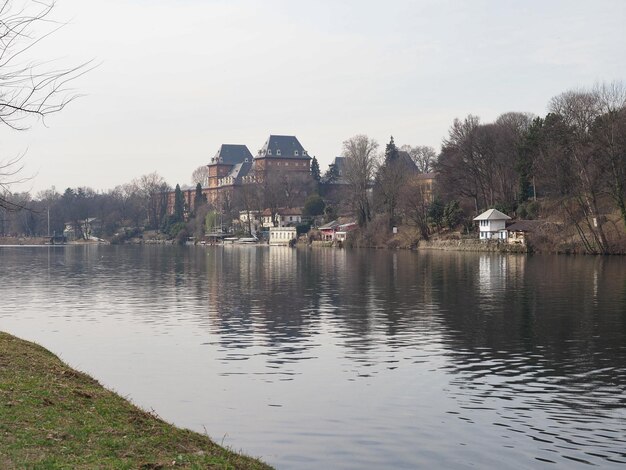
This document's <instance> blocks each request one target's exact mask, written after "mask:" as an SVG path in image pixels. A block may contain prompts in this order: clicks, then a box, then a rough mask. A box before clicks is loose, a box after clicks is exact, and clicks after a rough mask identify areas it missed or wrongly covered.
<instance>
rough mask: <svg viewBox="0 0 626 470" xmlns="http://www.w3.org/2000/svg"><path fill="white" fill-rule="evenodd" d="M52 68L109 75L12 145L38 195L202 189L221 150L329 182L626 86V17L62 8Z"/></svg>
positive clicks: (558, 6) (489, 7) (433, 9)
mask: <svg viewBox="0 0 626 470" xmlns="http://www.w3.org/2000/svg"><path fill="white" fill-rule="evenodd" d="M54 16H55V18H56V19H59V20H64V21H68V22H69V24H67V25H66V26H65V27H64V28H62V30H60V31H58V32H57V33H56V34H54V35H53V36H51V37H49V38H47V39H46V40H45V41H44V42H42V43H41V44H40V45H39V46H38V47H37V49H36V50H35V53H36V54H37V57H39V58H40V59H42V60H49V59H60V61H61V62H62V63H72V62H73V63H78V62H81V61H85V60H89V59H94V60H95V61H96V62H98V63H99V64H100V65H99V67H98V68H96V69H95V70H93V71H91V72H90V73H89V74H88V75H86V76H84V77H82V78H80V79H79V80H78V81H76V82H75V84H74V86H75V87H76V88H77V89H78V91H79V92H80V93H82V94H84V95H85V96H84V97H82V98H81V99H80V100H78V101H75V102H73V103H72V104H71V105H70V106H69V107H67V108H66V109H65V110H64V111H63V112H62V113H60V114H58V115H55V116H53V117H49V118H48V119H47V120H46V125H47V127H45V126H43V125H41V123H37V122H35V123H33V126H32V128H31V129H30V130H29V131H26V132H13V131H9V130H7V129H2V130H1V132H0V152H1V153H0V159H6V158H8V157H11V156H13V155H15V154H18V153H21V152H24V151H26V156H25V162H26V169H25V171H26V172H27V173H28V174H35V177H34V179H33V180H32V181H31V182H30V183H29V185H28V188H30V189H32V190H33V191H38V190H41V189H45V188H49V187H50V186H52V185H54V186H56V188H57V189H58V190H59V191H63V189H65V188H66V187H77V186H91V187H93V188H94V189H98V190H105V189H108V188H112V187H114V186H116V185H118V184H123V183H125V182H128V181H130V180H131V179H133V178H135V177H137V176H140V175H142V174H145V173H150V172H153V171H156V172H158V173H159V174H160V175H162V176H163V177H164V178H165V179H166V180H167V181H168V182H169V183H170V184H171V185H174V184H176V183H181V184H189V183H190V179H191V173H192V171H193V170H194V169H195V168H197V167H198V166H200V165H202V164H206V163H208V161H209V159H210V157H211V156H213V155H214V154H215V152H216V151H217V149H218V147H219V146H220V144H222V143H241V144H246V145H247V146H248V147H249V149H250V151H251V152H252V153H253V154H254V153H256V151H257V150H258V149H260V148H261V146H262V145H263V143H264V141H265V139H266V138H267V136H268V135H269V134H270V133H272V134H293V135H296V136H297V137H298V139H299V140H300V142H301V143H302V145H303V146H304V148H305V149H307V150H308V152H309V155H316V156H317V158H318V160H319V161H320V164H321V167H322V171H325V170H326V168H327V166H328V164H329V163H330V162H331V160H332V159H333V158H334V157H335V156H336V155H339V154H340V152H341V145H342V142H343V141H344V140H346V139H347V138H349V137H351V136H353V135H355V134H367V135H369V136H370V137H372V138H374V139H376V140H377V141H378V142H379V143H380V145H381V147H384V144H385V143H386V142H387V141H388V140H389V136H390V135H393V136H394V138H395V141H396V143H397V144H398V145H402V144H411V145H431V146H433V147H435V148H436V149H437V150H439V149H440V146H441V141H442V139H443V138H444V137H445V136H446V134H447V131H448V128H449V127H450V125H451V123H452V121H453V119H454V118H456V117H458V118H462V117H464V116H465V115H467V114H469V113H472V114H475V115H478V116H480V117H481V118H482V119H483V121H491V120H493V119H495V118H496V117H497V116H498V115H499V114H501V113H504V112H507V111H527V112H533V113H535V114H540V115H542V114H545V109H546V104H547V102H548V100H549V99H550V98H551V97H552V96H554V95H557V94H559V93H561V92H563V91H566V90H568V89H571V88H577V87H587V86H592V85H593V84H594V83H595V82H598V81H612V80H623V79H625V78H626V54H625V52H624V47H625V45H626V27H624V24H626V2H625V1H622V0H615V1H598V0H596V1H593V2H592V1H584V2H583V1H573V0H563V1H545V0H543V1H513V0H511V1H506V0H493V1H461V0H458V1H442V0H432V1H428V0H425V1H416V0H413V1H408V0H407V1H403V0H390V1H388V2H382V1H364V0H343V1H342V0H328V1H325V0H317V1H314V2H313V1H307V2H305V1H296V0H282V1H281V0H263V1H260V0H259V1H239V0H224V1H219V0H215V1H213V0H177V1H175V0H169V1H165V0H160V1H155V0H150V1H148V0H123V1H122V0H106V1H104V0H58V5H57V8H56V11H55V14H54Z"/></svg>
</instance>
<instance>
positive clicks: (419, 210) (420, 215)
mask: <svg viewBox="0 0 626 470" xmlns="http://www.w3.org/2000/svg"><path fill="white" fill-rule="evenodd" d="M429 206H430V196H429V195H428V194H427V193H426V190H425V187H424V185H422V184H419V181H418V180H416V179H412V180H409V181H408V182H407V184H405V185H403V186H402V188H401V190H400V209H401V210H402V211H403V213H404V214H405V216H406V218H407V219H408V220H409V221H411V222H413V224H415V226H416V227H417V228H418V229H419V231H420V235H421V237H422V239H423V240H428V236H429V234H430V230H429V227H428V209H429Z"/></svg>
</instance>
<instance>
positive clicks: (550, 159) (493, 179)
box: [0, 83, 626, 254]
mask: <svg viewBox="0 0 626 470" xmlns="http://www.w3.org/2000/svg"><path fill="white" fill-rule="evenodd" d="M547 109H548V113H547V114H546V115H545V116H543V117H540V116H535V115H533V114H530V113H523V112H507V113H504V114H502V115H500V116H499V117H498V118H497V119H495V120H494V121H493V122H483V121H482V120H481V119H480V118H479V117H478V116H475V115H468V116H466V117H465V118H463V119H455V120H454V122H453V123H452V125H451V127H450V129H449V132H448V135H447V136H446V137H445V138H444V139H443V142H442V146H441V150H440V152H439V153H437V152H436V151H435V149H432V148H430V147H425V146H411V145H402V146H396V143H395V142H394V139H393V137H392V138H391V139H390V141H389V142H388V143H387V144H386V146H385V148H384V151H380V150H379V145H378V143H377V142H376V141H375V140H374V139H372V138H370V137H368V136H366V135H357V136H354V137H352V138H349V139H347V140H346V141H345V142H344V143H343V146H342V157H340V158H338V159H336V160H335V161H334V162H333V163H332V164H331V165H330V166H329V168H328V170H327V171H326V172H325V173H323V174H322V172H321V171H320V169H319V164H318V162H317V159H316V158H313V163H312V165H311V174H310V175H306V174H305V175H302V174H298V175H296V176H289V173H281V172H277V173H276V174H268V175H266V176H265V177H264V178H254V177H250V178H248V179H247V182H246V183H244V184H243V185H242V186H241V187H240V188H238V190H237V191H234V192H232V193H231V192H227V191H225V192H223V194H222V193H220V195H219V197H218V198H217V199H216V200H213V201H210V202H207V200H206V197H205V195H204V194H203V187H204V186H203V184H206V177H207V173H206V168H207V167H206V166H205V167H200V168H198V169H196V170H195V171H194V172H193V174H192V182H193V185H195V188H196V189H195V191H196V193H195V198H193V204H191V203H189V202H188V201H187V200H186V199H185V198H183V192H182V190H181V186H180V185H176V190H175V191H174V198H173V204H172V207H170V208H169V209H168V200H167V195H166V193H167V192H168V191H171V187H170V186H169V185H168V184H167V183H166V182H165V180H164V179H163V178H162V177H160V176H159V175H157V174H156V173H152V174H149V175H145V176H142V177H140V178H137V179H135V180H133V181H132V182H131V183H128V184H125V185H122V186H119V187H117V188H114V189H113V190H110V191H106V192H98V191H94V190H92V189H90V188H88V187H78V188H74V189H72V188H67V189H66V190H65V191H64V192H63V193H62V194H60V193H58V192H57V191H56V190H55V189H54V188H52V189H50V190H48V191H44V192H41V193H39V194H38V195H37V196H36V197H35V198H31V196H30V195H29V194H14V195H11V197H10V199H11V202H12V204H14V205H15V206H25V207H28V208H29V209H30V210H27V211H19V212H11V211H6V210H5V211H4V213H3V214H0V235H3V234H4V235H13V236H20V235H26V236H37V235H39V236H41V235H44V234H46V231H47V230H48V231H53V232H56V233H57V234H59V233H61V232H62V231H63V230H64V228H65V229H66V230H67V224H68V223H69V224H70V225H72V224H73V226H74V227H75V230H74V232H81V221H85V220H88V219H89V218H95V219H97V220H98V228H97V230H98V234H97V236H99V237H103V238H106V239H107V240H111V241H112V242H114V243H123V242H127V241H142V240H145V239H147V238H150V237H152V238H150V240H151V241H162V240H163V239H164V238H165V239H170V240H176V241H178V242H180V243H183V242H185V241H186V240H187V239H188V237H195V239H196V240H200V239H201V238H202V237H204V236H205V234H206V233H208V232H211V231H229V232H230V233H233V234H235V235H242V236H245V235H244V234H245V232H252V228H251V218H252V217H251V214H253V213H255V214H260V213H262V212H263V211H264V210H265V211H270V212H271V213H272V214H274V213H275V212H276V211H277V210H278V209H279V208H294V207H297V208H303V213H302V215H303V216H304V218H305V219H306V220H305V223H304V224H302V227H299V229H298V233H301V232H302V231H303V230H305V229H307V228H308V227H309V224H311V225H313V226H316V225H319V224H321V223H324V222H329V221H331V220H333V219H337V218H342V219H343V220H344V221H345V222H349V221H354V222H357V223H358V226H359V229H358V230H356V231H354V232H353V233H351V234H350V235H349V240H348V243H347V245H353V246H377V247H378V246H387V247H399V246H402V247H412V246H415V245H416V244H417V243H418V242H419V241H420V240H429V239H432V238H443V239H450V238H452V239H461V238H463V237H476V236H477V235H476V233H475V231H476V227H475V224H474V222H473V220H472V219H473V217H475V216H476V215H478V214H479V213H481V212H482V211H484V210H486V209H490V208H496V209H498V210H500V211H502V212H504V213H506V214H508V215H509V216H511V217H512V218H514V219H518V220H520V219H521V220H538V221H541V222H545V223H542V224H539V225H535V227H536V230H535V233H533V234H532V235H531V236H529V240H532V244H533V245H534V248H535V250H536V251H544V252H566V253H591V254H608V253H626V88H625V87H624V86H623V85H622V84H620V83H611V84H599V85H596V86H595V87H593V88H591V89H577V90H570V91H567V92H565V93H562V94H560V95H558V96H556V97H554V98H552V99H551V100H550V102H549V103H548V105H547ZM252 175H254V173H252ZM191 187H194V186H191ZM183 188H185V187H184V186H183ZM186 190H187V192H188V193H189V191H190V190H189V187H187V188H186ZM187 199H188V198H187ZM186 201H187V202H186ZM187 205H189V206H191V207H187ZM168 210H169V213H168ZM1 211H2V209H1V208H0V212H1ZM242 213H244V214H245V215H247V221H246V222H243V221H241V220H240V215H241V214H242ZM394 228H395V230H394ZM85 232H86V231H85V230H82V233H83V234H84V233H85ZM144 235H146V236H144ZM309 238H311V237H309ZM344 245H345V244H344Z"/></svg>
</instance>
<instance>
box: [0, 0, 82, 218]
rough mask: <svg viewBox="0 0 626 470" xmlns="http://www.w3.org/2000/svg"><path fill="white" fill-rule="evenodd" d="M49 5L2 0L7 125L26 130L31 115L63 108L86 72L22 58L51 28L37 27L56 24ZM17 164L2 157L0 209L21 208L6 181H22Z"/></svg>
mask: <svg viewBox="0 0 626 470" xmlns="http://www.w3.org/2000/svg"><path fill="white" fill-rule="evenodd" d="M53 8H54V1H53V0H31V1H27V2H26V3H25V4H23V3H18V4H16V2H13V1H12V0H3V1H2V2H1V3H0V38H2V40H1V41H0V124H2V125H4V126H6V127H8V128H10V129H15V130H24V129H27V128H28V127H29V120H30V119H32V118H35V119H37V118H39V119H44V118H45V117H46V116H48V115H50V114H53V113H56V112H59V111H61V110H62V109H63V108H64V107H65V106H66V105H67V104H68V103H70V102H71V101H72V100H74V99H75V98H77V96H78V95H76V94H75V93H73V92H72V91H71V90H70V89H69V88H67V85H68V84H69V83H70V82H71V81H72V80H74V79H76V78H77V77H79V76H80V75H82V74H83V73H85V72H87V71H88V68H87V65H88V63H83V64H81V65H78V66H76V67H71V68H61V69H58V68H52V67H51V66H50V62H47V61H42V62H28V61H26V59H24V60H22V58H23V57H24V53H25V52H26V51H28V50H29V49H31V48H33V47H34V46H36V44H37V43H38V42H40V41H41V40H42V39H44V38H45V37H46V36H48V35H49V34H51V33H52V32H54V31H55V30H54V29H53V30H52V31H48V32H43V33H42V32H41V29H40V28H41V27H44V28H45V27H46V26H48V25H51V24H54V22H53V21H52V19H51V18H50V15H51V12H52V9H53ZM57 29H58V28H57ZM37 33H38V34H39V36H38V35H37ZM21 169H22V165H21V157H17V158H13V159H9V160H7V161H4V162H3V161H0V207H3V208H4V209H8V210H17V209H20V208H22V206H19V205H16V204H15V203H14V202H9V201H8V199H7V195H8V194H10V193H9V185H10V184H13V183H15V182H17V181H20V178H18V177H17V175H18V173H19V172H20V170H21Z"/></svg>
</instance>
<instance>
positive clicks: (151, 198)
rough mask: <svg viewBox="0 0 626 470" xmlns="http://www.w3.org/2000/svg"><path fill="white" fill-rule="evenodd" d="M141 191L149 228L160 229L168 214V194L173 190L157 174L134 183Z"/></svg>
mask: <svg viewBox="0 0 626 470" xmlns="http://www.w3.org/2000/svg"><path fill="white" fill-rule="evenodd" d="M133 184H135V185H136V186H137V187H138V188H139V191H140V194H141V198H142V201H143V206H144V210H145V214H146V218H147V220H148V226H150V227H152V228H154V229H158V228H159V227H160V226H161V222H162V221H163V218H164V217H165V214H166V213H167V199H168V193H169V192H170V191H171V190H172V188H171V187H170V186H169V185H168V184H167V183H166V182H165V180H164V179H163V178H162V177H161V176H160V175H159V174H158V173H156V172H154V173H150V174H147V175H143V176H141V177H140V178H139V179H138V180H135V181H133Z"/></svg>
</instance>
